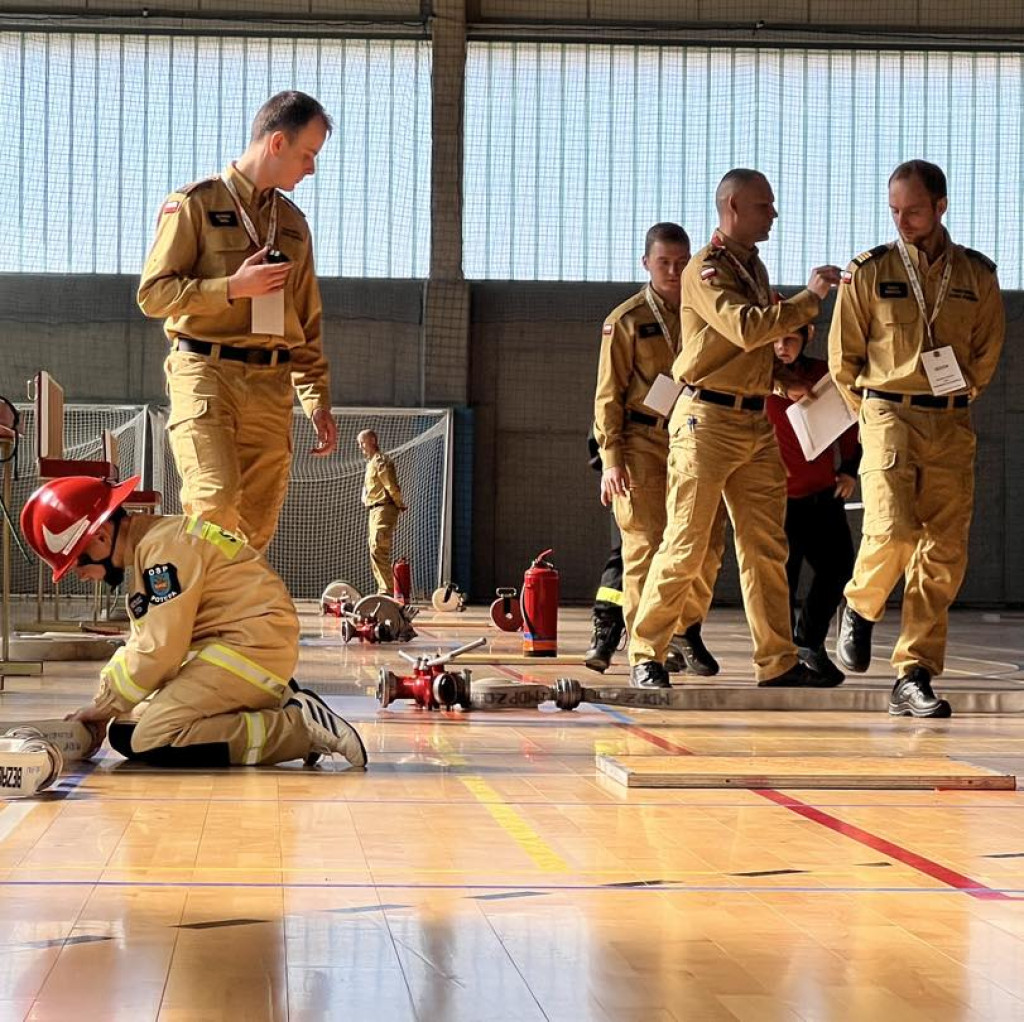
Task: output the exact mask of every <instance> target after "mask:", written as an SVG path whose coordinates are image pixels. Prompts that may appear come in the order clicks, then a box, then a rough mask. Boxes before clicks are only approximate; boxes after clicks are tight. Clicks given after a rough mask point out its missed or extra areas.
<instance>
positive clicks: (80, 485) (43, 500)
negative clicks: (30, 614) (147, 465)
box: [21, 476, 140, 582]
mask: <svg viewBox="0 0 1024 1022" xmlns="http://www.w3.org/2000/svg"><path fill="white" fill-rule="evenodd" d="M139 479H140V477H139V476H132V478H131V479H127V480H125V482H123V483H116V484H114V485H111V484H110V483H107V482H104V481H103V480H102V479H95V478H93V477H91V476H65V477H64V478H63V479H54V480H53V481H52V482H49V483H46V484H45V485H44V486H40V487H39V489H38V490H36V492H35V493H33V494H32V496H31V497H29V498H28V501H27V502H26V503H25V506H24V507H23V508H22V509H21V531H22V533H23V534H24V536H25V539H26V540H28V544H29V546H30V547H32V549H33V550H35V552H36V553H37V554H39V556H40V557H41V558H42V559H43V560H44V561H45V562H46V563H47V564H48V565H49V566H50V567H51V568H52V569H53V581H54V582H58V581H60V579H61V578H63V577H64V575H66V574H67V572H68V571H69V570H70V569H71V568H72V567H73V566H74V564H75V562H76V561H77V560H78V558H79V556H80V554H81V553H82V551H83V550H84V549H85V548H86V547H87V546H88V545H89V540H91V539H92V538H93V536H95V535H96V532H97V530H98V529H99V527H100V526H101V525H102V524H103V523H104V522H105V521H106V520H107V519H108V518H109V517H110V516H111V515H112V514H113V513H114V512H115V511H116V510H117V509H118V508H119V507H120V506H121V505H122V504H123V503H124V502H125V501H126V500H127V499H128V496H129V495H130V494H131V492H132V491H133V490H134V489H135V487H136V486H137V485H138V483H139Z"/></svg>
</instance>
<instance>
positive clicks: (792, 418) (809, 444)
mask: <svg viewBox="0 0 1024 1022" xmlns="http://www.w3.org/2000/svg"><path fill="white" fill-rule="evenodd" d="M813 392H814V395H815V396H814V398H813V399H812V398H806V397H805V398H804V399H803V400H802V401H796V402H794V403H793V404H791V405H790V406H789V407H788V408H787V409H786V415H787V417H788V418H789V422H790V425H791V426H792V427H793V432H794V433H796V438H797V440H799V441H800V449H801V450H802V451H803V452H804V457H805V458H806V459H807V460H808V461H814V459H815V458H816V457H818V455H819V454H821V452H822V451H826V450H828V448H829V447H831V446H832V444H834V443H835V442H836V440H838V439H839V437H841V436H842V435H843V433H845V432H846V431H847V430H848V429H849V428H850V427H851V426H852V425H853V424H854V423H855V422H856V421H857V418H856V416H855V415H854V414H853V412H852V411H850V408H849V405H847V403H846V402H845V401H844V400H843V398H842V395H841V394H840V393H839V391H838V390H837V389H836V385H835V384H834V383H833V382H832V377H831V376H823V377H822V378H821V379H820V380H818V382H817V383H816V384H815V385H814V388H813Z"/></svg>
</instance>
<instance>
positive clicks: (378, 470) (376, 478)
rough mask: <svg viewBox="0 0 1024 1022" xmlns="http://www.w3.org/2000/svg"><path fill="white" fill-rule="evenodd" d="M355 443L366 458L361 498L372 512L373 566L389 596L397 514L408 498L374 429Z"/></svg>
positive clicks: (391, 583)
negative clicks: (403, 496)
mask: <svg viewBox="0 0 1024 1022" xmlns="http://www.w3.org/2000/svg"><path fill="white" fill-rule="evenodd" d="M356 442H357V443H358V444H359V450H361V451H362V452H363V457H364V458H366V475H365V477H364V478H363V497H362V499H363V507H365V508H369V511H370V523H369V540H370V567H371V568H372V569H373V577H374V578H375V579H376V580H377V591H378V592H380V593H387V594H388V595H389V596H390V595H391V592H392V591H393V589H394V585H395V572H394V567H393V566H392V564H391V540H392V537H393V536H394V533H395V524H396V523H397V521H398V516H399V515H400V514H401V513H402V512H403V511H404V510H405V509H406V507H405V501H404V500H403V499H402V489H401V487H400V486H399V485H398V475H397V474H396V472H395V463H394V462H393V461H392V460H391V459H390V458H389V457H388V456H387V455H386V454H385V453H384V452H383V451H382V450H381V449H380V444H379V442H378V440H377V434H376V433H374V431H373V430H372V429H364V430H363V431H362V432H361V433H360V434H359V436H358V437H356Z"/></svg>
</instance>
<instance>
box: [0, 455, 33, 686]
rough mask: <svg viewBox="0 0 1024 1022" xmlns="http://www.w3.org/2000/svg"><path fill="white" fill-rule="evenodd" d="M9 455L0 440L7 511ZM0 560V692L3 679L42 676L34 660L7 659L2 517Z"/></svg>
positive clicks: (7, 573)
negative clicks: (0, 603) (1, 564)
mask: <svg viewBox="0 0 1024 1022" xmlns="http://www.w3.org/2000/svg"><path fill="white" fill-rule="evenodd" d="M10 454H11V442H10V441H9V440H0V455H2V456H3V458H4V459H5V460H4V463H3V500H4V507H6V508H7V509H8V510H9V509H10V507H11V474H12V463H11V462H10V461H7V460H6V459H7V458H8V457H9V456H10ZM0 533H2V536H3V538H2V539H0V560H2V561H3V567H2V569H0V598H2V601H3V605H2V608H0V692H3V690H4V678H26V677H32V676H35V675H39V674H42V673H43V665H42V663H40V662H39V661H38V660H34V661H13V660H11V527H10V525H9V524H8V522H7V519H6V518H4V520H3V523H2V525H0Z"/></svg>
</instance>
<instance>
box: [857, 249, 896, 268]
mask: <svg viewBox="0 0 1024 1022" xmlns="http://www.w3.org/2000/svg"><path fill="white" fill-rule="evenodd" d="M888 251H889V246H888V245H876V246H875V247H874V248H869V249H868V250H867V252H861V254H860V255H859V256H854V258H853V259H851V260H850V262H852V263H853V265H854V266H863V265H864V264H865V263H870V262H871V260H872V259H878V258H879V256H884V255H885V253H886V252H888Z"/></svg>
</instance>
